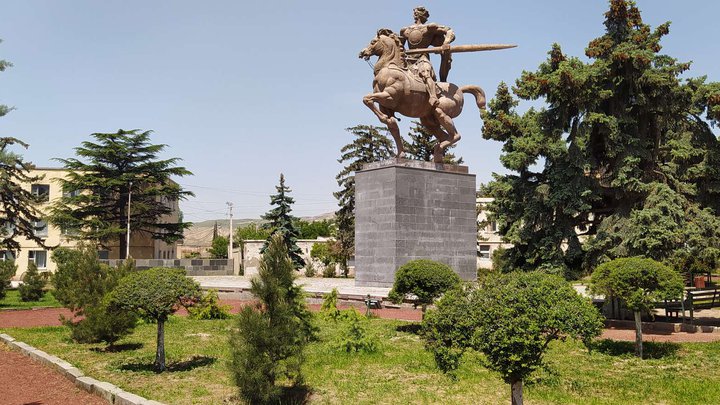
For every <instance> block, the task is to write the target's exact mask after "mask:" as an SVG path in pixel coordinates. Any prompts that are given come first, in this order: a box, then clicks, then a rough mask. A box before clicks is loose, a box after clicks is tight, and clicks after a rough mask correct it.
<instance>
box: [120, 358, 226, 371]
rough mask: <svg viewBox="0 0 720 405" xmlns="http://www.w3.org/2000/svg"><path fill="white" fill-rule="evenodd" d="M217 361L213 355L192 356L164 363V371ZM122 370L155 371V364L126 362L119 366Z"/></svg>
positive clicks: (180, 369) (190, 368)
mask: <svg viewBox="0 0 720 405" xmlns="http://www.w3.org/2000/svg"><path fill="white" fill-rule="evenodd" d="M216 361H217V358H215V357H208V356H193V357H192V358H190V360H185V361H179V362H168V363H167V364H166V369H165V371H166V372H170V373H173V372H178V371H190V370H193V369H196V368H198V367H204V366H209V365H210V364H213V363H215V362H216ZM119 368H120V370H124V371H152V372H155V365H154V364H152V363H127V364H123V365H121V366H120V367H119Z"/></svg>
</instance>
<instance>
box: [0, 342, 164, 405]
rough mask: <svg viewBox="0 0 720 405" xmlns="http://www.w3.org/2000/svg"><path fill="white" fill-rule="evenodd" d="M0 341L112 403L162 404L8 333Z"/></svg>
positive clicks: (131, 404)
mask: <svg viewBox="0 0 720 405" xmlns="http://www.w3.org/2000/svg"><path fill="white" fill-rule="evenodd" d="M0 341H1V342H2V343H5V344H6V345H7V346H8V347H9V348H10V349H12V350H15V351H18V352H20V353H22V354H24V355H25V356H28V357H30V358H31V359H33V360H35V361H37V362H40V363H42V364H44V365H46V366H49V367H50V368H52V369H54V370H55V371H58V372H59V373H60V374H61V375H62V376H63V377H65V378H67V379H68V380H70V381H71V382H73V383H74V384H75V385H76V386H77V387H79V388H80V389H83V390H85V391H87V392H89V393H91V394H94V395H97V396H99V397H101V398H103V399H105V400H106V401H108V402H109V403H111V404H114V405H164V404H163V403H161V402H157V401H153V400H149V399H145V398H143V397H141V396H139V395H135V394H133V393H130V392H127V391H124V390H122V389H120V388H118V387H117V386H115V385H113V384H110V383H108V382H105V381H98V380H96V379H94V378H91V377H87V376H85V374H83V372H82V371H80V370H79V369H78V368H76V367H75V366H73V365H72V364H70V363H68V362H67V361H65V360H63V359H61V358H59V357H56V356H53V355H51V354H47V353H45V352H44V351H42V350H39V349H36V348H34V347H32V346H30V345H29V344H27V343H24V342H19V341H17V340H15V338H13V337H12V336H10V335H7V334H4V333H0Z"/></svg>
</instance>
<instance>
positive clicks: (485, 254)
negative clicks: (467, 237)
mask: <svg viewBox="0 0 720 405" xmlns="http://www.w3.org/2000/svg"><path fill="white" fill-rule="evenodd" d="M478 257H479V258H481V259H489V258H490V245H478Z"/></svg>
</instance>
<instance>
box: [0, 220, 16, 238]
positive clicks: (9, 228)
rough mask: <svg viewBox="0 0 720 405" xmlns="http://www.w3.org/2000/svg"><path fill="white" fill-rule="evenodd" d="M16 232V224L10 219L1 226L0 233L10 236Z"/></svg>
mask: <svg viewBox="0 0 720 405" xmlns="http://www.w3.org/2000/svg"><path fill="white" fill-rule="evenodd" d="M13 232H15V224H13V223H12V222H10V221H6V222H5V223H4V224H3V226H2V227H0V235H5V236H9V235H12V234H13Z"/></svg>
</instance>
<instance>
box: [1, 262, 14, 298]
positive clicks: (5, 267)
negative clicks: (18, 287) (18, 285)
mask: <svg viewBox="0 0 720 405" xmlns="http://www.w3.org/2000/svg"><path fill="white" fill-rule="evenodd" d="M15 273H17V265H16V264H15V261H14V260H0V300H2V299H4V298H5V295H6V294H7V290H8V288H10V280H11V279H12V278H13V277H14V276H15Z"/></svg>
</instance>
